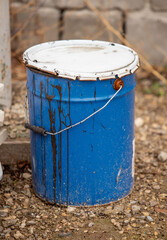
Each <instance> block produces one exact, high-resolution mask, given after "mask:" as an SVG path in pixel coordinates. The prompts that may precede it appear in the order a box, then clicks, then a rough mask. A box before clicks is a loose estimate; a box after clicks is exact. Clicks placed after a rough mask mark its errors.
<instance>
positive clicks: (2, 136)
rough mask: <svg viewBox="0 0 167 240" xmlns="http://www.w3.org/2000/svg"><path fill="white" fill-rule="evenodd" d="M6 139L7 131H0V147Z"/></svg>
mask: <svg viewBox="0 0 167 240" xmlns="http://www.w3.org/2000/svg"><path fill="white" fill-rule="evenodd" d="M6 138H7V130H6V129H0V145H1V144H2V143H3V142H4V141H5V140H6ZM1 156H2V155H1Z"/></svg>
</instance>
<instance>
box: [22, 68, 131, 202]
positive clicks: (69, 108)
mask: <svg viewBox="0 0 167 240" xmlns="http://www.w3.org/2000/svg"><path fill="white" fill-rule="evenodd" d="M122 80H123V81H124V87H123V89H122V90H121V91H120V92H119V93H118V95H117V96H116V97H115V98H114V99H113V100H112V101H111V102H110V104H109V105H108V106H107V107H106V108H105V109H103V110H102V111H100V112H99V113H97V114H96V115H94V116H93V117H92V118H90V119H88V120H87V121H86V122H84V123H82V124H80V125H78V126H76V127H74V128H71V129H69V130H67V131H64V132H62V133H60V134H58V135H56V136H50V135H47V136H42V135H40V134H37V133H35V132H32V131H31V157H32V176H33V187H34V190H35V193H36V195H37V196H38V197H40V198H41V199H43V200H45V201H46V202H50V203H54V204H60V205H61V204H62V205H74V206H80V205H96V204H106V203H109V202H113V201H117V200H119V199H121V198H123V197H125V196H126V195H128V194H129V193H130V191H131V189H132V187H133V182H134V96H135V84H136V83H135V74H134V73H133V74H129V75H127V76H124V77H122ZM114 81H115V79H109V80H103V81H100V80H98V79H97V80H96V81H79V80H75V81H74V80H70V79H65V78H60V77H56V76H52V75H48V74H47V73H46V74H45V73H43V72H40V71H36V70H33V69H30V68H27V89H28V102H29V120H30V124H32V125H35V126H40V127H42V128H44V129H46V130H47V131H48V132H57V131H59V130H61V129H64V128H66V127H67V126H70V125H72V124H75V123H77V122H79V121H81V120H82V119H84V118H86V117H87V116H89V115H90V114H92V113H93V112H94V111H96V110H97V109H99V108H101V107H102V106H103V105H104V104H105V103H106V102H107V101H108V100H109V99H110V98H111V97H112V95H113V94H114V93H115V92H116V91H115V90H114V88H113V83H114Z"/></svg>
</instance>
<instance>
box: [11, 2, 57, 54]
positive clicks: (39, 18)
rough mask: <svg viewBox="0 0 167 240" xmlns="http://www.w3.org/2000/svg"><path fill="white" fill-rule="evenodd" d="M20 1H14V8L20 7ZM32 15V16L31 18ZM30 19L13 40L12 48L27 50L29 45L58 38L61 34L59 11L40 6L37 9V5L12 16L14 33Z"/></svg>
mask: <svg viewBox="0 0 167 240" xmlns="http://www.w3.org/2000/svg"><path fill="white" fill-rule="evenodd" d="M21 6H22V4H20V3H14V4H13V5H12V8H13V9H14V10H17V9H19V8H20V7H21ZM30 16H32V17H31V18H30ZM28 18H30V19H29V22H28V25H27V26H26V27H25V29H24V30H23V31H22V32H21V33H20V35H19V36H18V37H17V39H15V40H14V41H13V42H12V49H13V50H15V49H16V48H17V49H18V46H19V49H21V50H25V49H27V48H28V47H30V46H32V45H35V44H38V43H41V42H44V41H52V40H57V39H58V35H59V24H58V22H59V11H58V10H56V9H54V8H40V9H39V10H38V11H36V8H35V7H28V8H26V9H24V10H23V11H22V12H20V13H18V14H16V15H14V16H12V17H11V29H12V35H13V34H15V32H17V31H18V30H19V29H20V28H21V27H22V25H23V24H24V23H25V22H26V21H27V19H28Z"/></svg>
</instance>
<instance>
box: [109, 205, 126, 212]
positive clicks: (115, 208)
mask: <svg viewBox="0 0 167 240" xmlns="http://www.w3.org/2000/svg"><path fill="white" fill-rule="evenodd" d="M123 210H124V206H123V205H116V206H115V207H114V209H113V212H112V213H113V214H117V213H121V212H123Z"/></svg>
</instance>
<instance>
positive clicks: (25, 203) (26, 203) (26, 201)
mask: <svg viewBox="0 0 167 240" xmlns="http://www.w3.org/2000/svg"><path fill="white" fill-rule="evenodd" d="M29 203H30V200H29V199H28V198H26V199H25V200H24V203H23V206H24V208H28V207H29Z"/></svg>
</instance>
